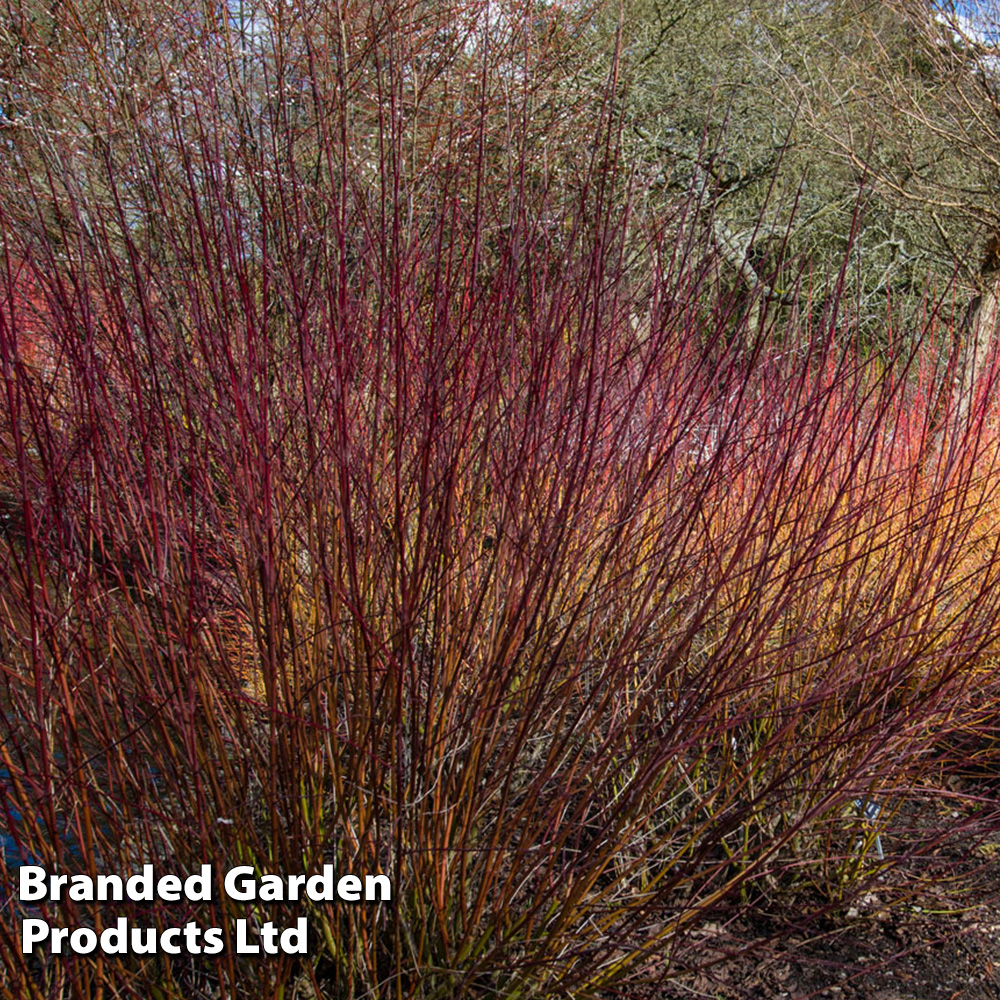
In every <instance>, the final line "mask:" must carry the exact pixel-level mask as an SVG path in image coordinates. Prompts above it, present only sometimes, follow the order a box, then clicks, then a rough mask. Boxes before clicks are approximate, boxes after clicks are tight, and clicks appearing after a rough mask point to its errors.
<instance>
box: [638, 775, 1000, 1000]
mask: <svg viewBox="0 0 1000 1000" xmlns="http://www.w3.org/2000/svg"><path fill="white" fill-rule="evenodd" d="M958 784H959V787H958V788H957V789H956V788H955V786H954V785H953V787H952V788H950V789H949V790H948V791H940V792H938V793H937V794H933V793H932V794H929V795H928V798H927V801H925V802H923V803H921V804H920V805H917V804H910V805H908V806H906V807H905V808H903V809H901V810H900V811H899V813H898V814H897V816H896V817H895V818H894V821H893V823H892V824H891V825H890V826H889V828H888V829H887V830H886V837H885V842H886V849H887V852H889V853H888V859H889V860H890V861H892V860H893V855H892V851H893V850H895V851H897V852H900V854H901V856H899V857H898V859H897V860H896V861H895V862H894V863H893V865H892V866H891V867H890V868H889V869H888V870H887V871H884V872H883V873H882V874H880V875H878V876H877V877H876V878H875V879H874V880H873V882H872V884H871V886H870V887H869V889H868V891H866V892H864V893H862V894H860V895H859V896H858V897H857V898H855V899H853V900H851V901H847V902H845V903H844V904H843V905H842V906H839V907H830V908H828V909H827V911H826V912H825V913H823V914H822V915H820V916H818V917H816V918H815V919H814V920H811V921H807V922H803V921H802V920H801V919H799V920H796V919H795V917H794V916H790V915H788V914H785V915H784V916H783V917H782V916H781V915H780V914H779V913H775V914H770V915H769V914H766V913H763V912H761V913H760V914H759V916H756V917H754V918H753V919H752V920H746V919H745V918H744V919H743V920H741V921H733V922H732V923H731V924H729V925H728V926H727V925H726V924H725V923H724V922H719V921H715V922H706V923H705V924H704V925H703V926H702V927H701V928H699V929H698V930H697V931H696V932H695V935H694V941H695V942H697V944H695V945H694V946H693V947H692V948H691V949H690V950H689V951H688V953H687V960H688V962H689V963H690V966H691V967H692V969H694V967H695V966H696V965H703V964H704V961H705V959H706V958H707V959H709V960H710V961H711V962H712V964H711V966H710V967H709V968H707V969H706V968H702V969H700V971H691V972H690V973H688V974H685V975H681V976H680V977H677V978H672V979H670V980H669V981H667V982H663V983H661V984H659V985H657V986H655V987H650V991H649V993H648V994H647V996H648V997H649V1000H654V998H655V1000H681V998H683V1000H692V998H712V1000H736V998H740V1000H743V998H754V1000H779V998H780V1000H805V998H807V997H831V998H837V1000H959V998H961V1000H1000V799H998V797H997V790H996V789H995V788H994V789H985V788H983V787H982V786H981V785H980V786H979V787H973V786H963V785H962V784H961V783H958ZM949 823H950V825H951V826H952V828H953V831H954V832H953V835H952V836H951V837H950V838H948V839H944V840H942V841H940V842H938V843H936V844H934V845H933V846H928V844H927V841H928V836H929V834H930V833H931V832H932V831H941V830H942V829H944V828H946V827H947V826H948V825H949ZM921 841H923V844H922V846H921ZM776 909H777V908H776ZM674 968H675V976H676V969H677V965H676V964H675V967H674Z"/></svg>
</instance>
